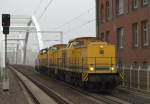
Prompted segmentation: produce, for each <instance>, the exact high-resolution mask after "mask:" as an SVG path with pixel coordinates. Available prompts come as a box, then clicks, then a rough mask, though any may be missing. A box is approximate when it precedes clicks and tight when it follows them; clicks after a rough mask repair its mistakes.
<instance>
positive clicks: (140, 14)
mask: <svg viewBox="0 0 150 104" xmlns="http://www.w3.org/2000/svg"><path fill="white" fill-rule="evenodd" d="M98 1H99V5H98V4H97V6H98V9H100V5H101V4H102V3H103V4H104V9H106V7H105V3H106V1H107V0H98ZM109 1H110V0H109ZM112 1H113V8H112V11H113V13H112V14H113V19H112V20H109V21H105V22H104V23H100V22H101V21H100V14H99V12H98V11H97V13H98V14H97V22H98V23H99V27H97V29H98V30H97V36H98V35H99V34H100V33H102V32H104V33H106V31H109V32H110V37H109V40H110V42H111V43H115V44H116V43H117V28H119V27H123V28H124V48H123V49H122V50H121V51H119V52H120V55H121V57H122V61H123V63H125V64H133V62H134V61H136V62H137V63H138V64H142V63H143V62H144V61H146V62H148V63H150V25H149V24H148V26H149V27H148V28H149V46H148V47H142V44H141V40H142V38H141V37H142V34H141V22H142V21H143V20H148V22H150V7H149V5H147V6H144V7H141V6H140V7H139V8H138V9H136V10H132V0H129V3H128V4H129V5H126V7H125V8H126V11H128V13H126V14H123V15H120V16H116V5H115V4H116V3H115V1H116V0H112ZM128 6H129V7H128ZM105 16H106V15H105ZM104 18H105V17H104ZM133 23H138V25H139V47H138V48H133V39H132V38H133V36H132V24H133ZM97 26H98V25H97Z"/></svg>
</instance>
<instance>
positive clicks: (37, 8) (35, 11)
mask: <svg viewBox="0 0 150 104" xmlns="http://www.w3.org/2000/svg"><path fill="white" fill-rule="evenodd" d="M42 1H43V0H40V2H39V4H38V5H37V7H36V9H35V10H34V12H33V14H34V15H35V14H36V13H37V11H38V10H39V8H40V5H41V3H42Z"/></svg>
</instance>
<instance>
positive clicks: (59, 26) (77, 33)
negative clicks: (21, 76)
mask: <svg viewBox="0 0 150 104" xmlns="http://www.w3.org/2000/svg"><path fill="white" fill-rule="evenodd" d="M50 1H51V0H1V1H0V13H1V14H2V13H10V14H11V15H35V16H36V18H37V21H38V23H39V25H40V28H41V30H49V31H62V32H63V41H64V43H67V42H68V41H69V40H70V39H73V38H76V37H82V36H96V32H95V31H96V29H95V0H53V2H52V3H51V4H50V5H49V7H48V8H47V7H46V6H47V4H48V3H49V2H50ZM39 4H40V5H39ZM43 11H45V12H43ZM42 13H43V15H42ZM0 23H1V22H0ZM20 34H21V33H16V34H14V33H10V36H12V37H14V36H17V37H19V36H18V35H20ZM24 35H25V34H24ZM24 35H21V37H24ZM42 37H43V40H51V41H44V47H49V46H51V45H53V44H57V43H60V41H53V40H59V39H60V35H59V34H55V33H43V34H42ZM28 50H29V51H28V57H29V58H30V56H33V54H34V53H35V52H36V53H37V52H38V51H39V47H38V42H37V37H36V34H31V35H30V37H29V42H28ZM34 56H35V57H36V55H34ZM30 60H31V59H30ZM30 60H27V61H30ZM33 60H34V59H33ZM29 63H30V62H29Z"/></svg>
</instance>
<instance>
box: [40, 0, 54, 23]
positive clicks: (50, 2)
mask: <svg viewBox="0 0 150 104" xmlns="http://www.w3.org/2000/svg"><path fill="white" fill-rule="evenodd" d="M53 1H54V0H50V1H49V2H48V4H47V5H46V7H45V8H44V10H43V12H42V13H41V15H40V17H39V18H38V20H39V21H40V19H41V18H42V17H43V16H44V14H45V12H46V11H47V9H48V7H49V6H50V5H51V4H52V2H53Z"/></svg>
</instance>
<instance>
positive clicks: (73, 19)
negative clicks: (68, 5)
mask: <svg viewBox="0 0 150 104" xmlns="http://www.w3.org/2000/svg"><path fill="white" fill-rule="evenodd" d="M94 8H95V6H93V7H92V8H90V9H88V10H86V11H84V12H82V13H81V14H80V15H78V16H76V17H74V18H72V19H70V20H68V21H67V22H65V23H63V24H61V25H59V26H57V27H55V28H53V29H54V30H56V29H60V28H62V27H64V26H66V25H68V24H70V23H72V22H73V21H75V20H77V19H79V18H80V17H82V16H83V15H85V14H87V13H89V12H90V11H92V10H93V9H94Z"/></svg>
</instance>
